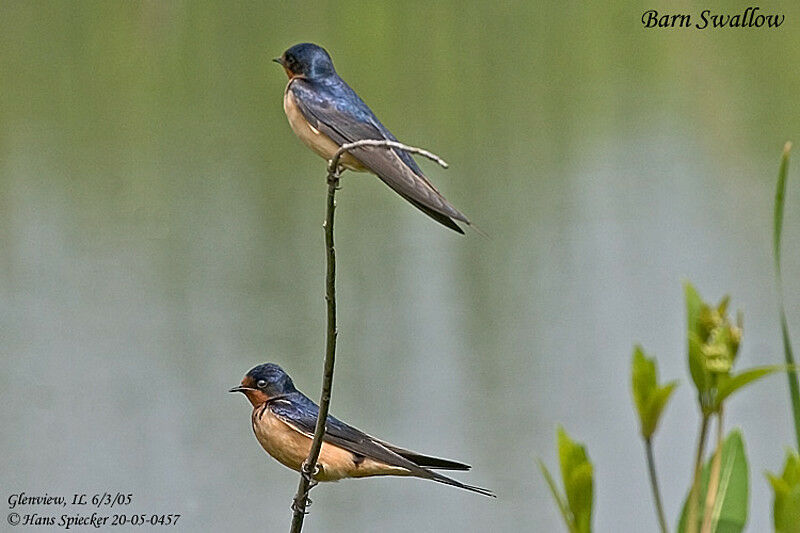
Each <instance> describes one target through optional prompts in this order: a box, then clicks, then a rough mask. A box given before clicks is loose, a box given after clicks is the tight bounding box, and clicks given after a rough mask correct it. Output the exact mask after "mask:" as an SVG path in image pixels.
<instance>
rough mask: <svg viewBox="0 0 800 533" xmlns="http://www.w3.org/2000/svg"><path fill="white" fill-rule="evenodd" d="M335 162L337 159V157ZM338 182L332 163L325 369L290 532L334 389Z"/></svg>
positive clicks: (302, 504) (294, 531)
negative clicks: (335, 215) (312, 433)
mask: <svg viewBox="0 0 800 533" xmlns="http://www.w3.org/2000/svg"><path fill="white" fill-rule="evenodd" d="M337 163H338V161H337ZM338 186H339V172H338V169H336V167H334V171H333V172H330V171H329V172H328V207H327V210H326V217H325V224H324V229H325V250H326V252H327V255H326V262H327V272H326V275H325V302H326V303H327V309H328V329H327V334H326V337H325V338H326V343H325V369H324V373H323V376H322V393H321V394H320V399H319V415H317V425H316V427H315V428H314V440H313V441H311V450H310V451H309V452H308V458H306V460H305V461H304V462H303V466H302V472H301V475H300V483H299V484H298V486H297V493H296V494H295V496H294V502H293V504H292V509H293V510H294V515H293V516H292V528H291V530H290V531H291V533H300V531H301V530H302V529H303V518H305V515H306V506H307V505H308V491H309V490H310V489H311V487H312V484H311V479H312V477H313V475H314V473H315V472H316V469H317V467H316V465H317V459H319V453H320V451H321V450H322V438H323V437H324V436H325V421H326V420H327V419H328V409H329V408H330V403H331V390H332V389H333V369H334V364H335V362H336V336H337V331H336V250H335V248H334V246H333V214H334V211H335V209H336V189H337V188H338Z"/></svg>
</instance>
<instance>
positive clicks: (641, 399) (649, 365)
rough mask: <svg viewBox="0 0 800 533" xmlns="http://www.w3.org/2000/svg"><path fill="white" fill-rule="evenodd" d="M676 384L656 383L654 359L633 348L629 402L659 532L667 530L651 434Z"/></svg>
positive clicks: (656, 372)
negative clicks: (641, 441) (633, 408)
mask: <svg viewBox="0 0 800 533" xmlns="http://www.w3.org/2000/svg"><path fill="white" fill-rule="evenodd" d="M677 386H678V382H677V381H670V382H669V383H667V384H665V385H659V384H658V369H657V367H656V360H655V358H654V357H647V356H646V355H645V353H644V350H643V349H642V347H641V346H636V347H635V348H634V349H633V361H632V362H631V389H632V390H633V402H634V404H635V405H636V410H637V411H638V413H639V427H640V432H641V434H642V438H643V439H644V444H645V451H646V453H647V467H648V472H649V473H650V485H651V486H652V489H653V499H654V500H655V505H656V514H657V517H658V524H659V527H660V528H661V531H662V533H666V532H667V519H666V517H665V516H664V505H663V504H662V502H661V492H660V491H659V488H658V478H657V476H656V464H655V459H654V457H653V434H654V433H655V431H656V428H657V427H658V421H659V420H660V418H661V413H662V412H663V411H664V408H665V407H666V405H667V402H668V401H669V398H670V396H671V395H672V392H673V391H674V390H675V387H677Z"/></svg>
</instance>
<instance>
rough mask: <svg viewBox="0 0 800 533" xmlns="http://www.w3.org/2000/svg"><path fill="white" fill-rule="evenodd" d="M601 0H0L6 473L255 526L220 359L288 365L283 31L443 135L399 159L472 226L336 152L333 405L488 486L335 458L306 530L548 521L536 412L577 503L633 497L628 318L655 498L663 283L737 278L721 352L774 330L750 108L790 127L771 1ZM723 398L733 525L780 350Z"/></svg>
mask: <svg viewBox="0 0 800 533" xmlns="http://www.w3.org/2000/svg"><path fill="white" fill-rule="evenodd" d="M602 4H604V5H597V6H584V5H582V4H579V3H564V5H559V6H555V5H552V6H538V7H537V6H534V5H533V4H531V3H527V2H510V3H508V4H505V5H503V6H496V5H493V4H485V5H478V4H476V5H472V6H470V5H464V4H463V3H461V2H453V1H442V2H436V3H435V5H431V3H429V2H416V1H414V2H402V3H397V2H393V3H383V4H370V5H369V6H367V5H364V4H361V3H359V2H352V1H344V2H341V1H339V2H297V3H279V2H272V3H236V4H235V5H234V3H227V2H207V1H196V2H177V1H176V2H155V1H147V2H124V3H122V2H81V3H72V2H4V3H3V4H2V6H0V71H2V76H0V249H1V250H2V253H0V338H2V342H1V343H0V347H1V348H0V349H1V350H2V359H1V360H0V370H1V371H0V390H2V399H3V404H4V405H3V409H2V410H0V425H1V426H2V427H3V428H4V430H3V431H2V436H0V452H2V453H0V467H1V468H0V486H2V487H3V490H4V491H5V492H7V493H8V494H5V493H4V494H2V496H3V499H5V498H7V496H8V495H9V494H10V493H11V492H19V491H26V492H28V493H32V494H37V493H42V492H45V491H46V492H48V493H50V494H59V493H65V494H72V493H73V492H89V493H92V492H97V491H100V492H102V491H105V490H109V491H122V492H132V493H133V494H134V505H133V506H132V507H131V508H130V511H131V512H137V513H148V514H150V513H180V514H182V515H183V516H182V518H181V522H180V527H179V528H178V529H179V530H181V531H209V532H211V531H241V530H248V531H270V532H272V531H283V530H285V529H287V528H288V523H289V516H290V512H289V508H288V507H289V503H290V498H291V496H292V494H293V493H294V490H295V487H296V483H297V475H296V474H295V473H293V472H291V471H289V470H287V469H285V468H284V467H282V466H280V465H279V464H277V463H276V462H274V461H272V460H271V459H269V458H268V457H267V456H266V455H265V454H264V452H263V451H262V450H261V449H260V447H259V446H258V444H257V443H256V441H255V439H254V438H253V436H252V434H251V430H250V423H249V409H248V405H247V404H246V402H245V400H244V398H241V397H237V396H233V395H228V394H226V392H225V391H226V390H227V389H228V388H229V387H231V386H233V385H236V384H237V383H238V381H239V380H240V379H241V377H242V375H243V374H244V373H245V372H246V371H247V370H248V369H249V368H251V367H252V366H254V365H255V364H258V363H261V362H264V361H274V362H277V363H279V364H281V365H282V366H284V368H286V369H287V371H289V372H290V374H291V375H292V376H293V377H294V379H295V382H296V384H297V385H298V386H299V387H300V388H301V389H303V390H304V391H306V392H307V393H308V394H309V395H311V396H312V397H314V398H316V397H317V396H318V389H319V383H320V378H321V368H322V357H323V350H324V328H325V312H324V300H323V288H324V287H323V276H324V253H323V239H322V238H323V233H322V229H321V222H322V219H323V216H324V205H325V184H324V176H325V169H324V163H323V162H322V160H320V159H318V158H317V157H316V156H314V155H313V154H312V153H311V152H309V151H308V150H307V149H305V148H304V147H303V146H302V145H301V144H300V142H299V141H297V139H296V138H295V137H294V136H293V135H292V133H291V131H290V129H289V126H288V124H287V123H286V119H285V117H284V115H283V110H282V106H281V98H282V93H283V88H284V85H285V83H286V81H285V76H284V74H283V72H282V71H281V69H280V68H279V67H277V66H276V65H275V64H273V63H271V62H270V61H269V60H270V59H271V58H272V57H274V56H277V55H280V53H281V52H282V51H283V50H284V49H285V48H286V47H288V46H289V45H291V44H294V43H297V42H302V41H314V42H317V43H320V44H322V45H324V46H325V47H326V48H327V49H328V50H329V51H330V52H331V54H332V55H333V58H334V61H335V64H336V67H337V69H338V71H339V72H340V74H341V75H342V76H343V77H344V78H345V79H346V80H347V81H348V82H349V83H350V84H351V85H352V86H353V87H354V88H355V89H356V90H357V91H358V92H359V94H360V95H361V96H362V97H363V98H364V99H365V100H366V101H367V103H368V104H370V106H371V107H372V108H373V110H374V111H375V112H376V113H377V114H378V115H379V116H380V117H381V119H382V120H383V122H384V123H385V124H386V125H388V126H389V127H390V128H391V129H392V130H393V131H394V133H395V134H396V135H397V136H398V137H399V138H400V139H401V140H403V141H406V142H409V143H412V144H416V145H421V146H424V147H427V148H429V149H431V150H434V151H436V152H437V153H439V154H441V155H442V156H443V157H444V158H445V159H447V160H448V161H449V162H450V163H451V168H450V169H449V170H447V171H444V170H441V169H439V168H437V167H435V166H434V165H432V164H428V163H425V162H423V163H422V166H423V168H424V169H425V170H426V172H428V174H429V176H430V178H431V179H432V181H433V182H434V183H436V184H437V186H439V188H440V189H441V190H442V192H443V193H444V194H445V195H446V196H447V197H448V198H449V199H450V200H451V201H452V202H453V203H454V204H455V205H456V206H458V207H459V208H460V209H462V210H463V211H464V212H465V213H467V214H468V215H469V216H470V217H471V218H472V219H473V220H474V221H475V222H476V223H477V225H478V226H479V227H480V228H481V229H482V230H483V231H484V232H486V233H487V234H488V237H487V238H484V237H482V236H480V235H478V234H477V233H475V232H468V235H467V236H466V237H460V236H458V235H455V234H454V233H452V232H449V231H447V230H445V229H443V228H441V227H438V226H437V225H436V224H435V223H433V222H431V221H429V220H428V219H427V218H426V217H424V216H422V215H421V214H420V213H419V212H417V211H416V210H415V209H413V208H411V207H410V206H409V205H407V204H406V203H405V202H403V201H402V200H401V199H400V198H398V197H397V196H396V195H395V194H393V193H391V191H389V190H388V189H387V188H386V187H385V186H384V185H383V184H381V183H380V181H379V180H377V179H376V178H374V177H371V176H369V175H361V174H347V175H346V176H345V178H344V180H343V188H342V190H341V192H340V193H339V195H338V198H339V207H340V209H339V210H338V211H337V227H336V231H337V234H336V239H337V246H338V253H339V256H338V257H339V262H338V266H339V278H338V289H339V322H340V337H339V352H338V354H339V356H338V364H337V371H336V381H335V388H334V395H333V413H334V414H337V415H338V416H339V417H341V418H345V419H346V420H348V421H350V422H352V423H353V424H355V425H357V426H358V427H360V428H362V429H364V430H366V431H368V432H371V433H374V434H376V435H378V436H380V437H383V438H386V439H388V440H391V441H394V442H396V443H398V444H400V445H403V446H408V447H411V448H415V449H419V450H421V451H424V452H430V453H435V454H439V455H443V456H447V457H453V458H456V459H463V460H466V461H467V462H470V463H471V464H472V465H473V466H474V470H473V472H471V473H468V474H465V475H460V476H459V477H460V478H461V479H463V480H465V481H467V482H470V483H475V484H479V485H482V486H487V487H491V488H493V489H494V490H496V492H497V493H498V499H497V500H496V501H495V500H490V499H486V498H481V497H479V496H476V495H473V494H469V493H466V492H462V491H458V490H454V489H451V488H448V487H443V486H441V485H437V484H434V483H429V482H423V481H417V480H406V479H377V480H361V481H349V482H341V483H338V484H331V485H327V486H324V487H321V488H317V489H316V490H315V491H314V494H313V500H314V505H313V507H312V513H311V515H310V516H309V518H308V522H307V528H308V530H309V531H330V532H336V531H386V532H390V531H391V532H395V531H396V532H401V531H442V530H445V528H448V529H452V530H455V531H474V532H483V531H554V530H559V529H560V528H561V524H560V518H559V515H558V513H557V510H556V507H555V505H554V504H553V502H552V501H551V499H550V496H549V494H548V492H547V488H546V486H545V484H544V482H543V480H542V479H541V476H540V475H539V473H538V471H537V468H536V466H535V458H536V457H537V456H539V457H542V458H543V459H544V460H545V462H546V463H548V464H549V465H550V466H551V468H554V469H555V468H556V454H555V449H554V448H555V428H556V425H557V424H558V423H563V424H564V426H565V427H566V428H567V430H568V431H569V432H570V433H571V434H572V435H573V436H574V437H575V438H577V439H579V440H581V441H583V442H586V444H587V445H588V449H589V454H590V456H591V458H592V459H593V461H594V463H595V480H596V481H595V516H594V524H595V528H596V530H597V531H644V530H655V528H656V522H655V519H654V514H653V510H652V504H651V499H650V493H649V485H648V481H647V477H646V470H645V462H644V454H643V449H642V445H641V443H640V441H639V440H638V438H637V434H638V426H637V421H636V419H635V418H634V411H633V408H632V406H631V401H630V392H629V383H628V380H629V362H630V354H631V349H632V346H633V344H634V343H636V342H641V343H643V344H644V346H645V347H646V349H647V350H648V351H649V352H651V353H653V354H656V355H657V356H658V358H659V363H660V370H661V374H662V376H663V377H664V378H668V379H672V378H678V379H680V380H681V387H680V388H679V390H678V393H677V394H676V396H675V401H674V402H673V404H672V405H671V406H670V407H669V408H668V410H667V412H666V416H665V418H664V420H663V424H662V427H661V429H660V431H659V433H658V435H657V437H656V454H657V462H658V467H659V470H660V475H661V480H662V490H663V494H664V498H665V504H666V511H667V514H668V516H669V519H670V523H671V524H674V523H675V522H676V519H677V515H678V513H679V510H680V506H681V502H682V500H683V497H684V494H685V490H686V488H687V486H688V483H689V479H690V474H691V469H692V465H691V462H692V454H693V450H694V446H695V439H696V431H697V426H698V417H697V413H696V409H695V407H694V395H693V393H692V386H691V383H690V380H689V378H688V372H687V369H686V363H685V324H684V321H685V316H684V310H683V295H682V286H681V284H682V281H683V280H685V279H691V280H692V281H693V282H695V283H696V285H697V287H698V288H699V290H700V292H701V294H702V295H703V296H705V297H706V298H707V299H713V300H715V301H716V300H717V299H718V298H720V297H722V295H723V294H725V293H726V292H730V293H731V294H732V296H733V304H732V305H733V307H734V308H740V309H742V310H743V311H744V314H745V336H744V342H743V346H742V350H741V355H740V359H739V360H738V363H737V364H738V365H739V366H740V368H744V367H749V366H753V365H763V364H771V363H776V362H780V361H781V360H782V351H781V350H782V348H781V344H780V338H779V323H778V316H777V301H778V300H777V292H776V289H775V286H774V277H773V267H772V256H771V230H772V227H771V224H772V202H773V197H774V186H775V178H776V173H777V167H778V158H779V154H780V150H781V147H782V146H783V142H784V141H786V140H787V139H793V140H795V141H796V142H800V105H798V94H799V91H800V69H798V68H797V65H798V62H799V61H800V8H798V6H797V5H795V4H793V3H788V2H787V3H785V4H784V5H779V4H778V3H772V2H771V3H769V5H767V4H763V5H761V9H762V10H763V12H775V11H778V12H781V13H784V14H785V16H786V20H785V22H784V24H783V26H782V27H781V28H780V29H777V30H764V29H762V30H756V29H749V30H747V29H746V30H742V29H728V30H716V31H714V30H705V31H699V30H694V29H672V30H645V29H643V28H642V27H641V23H640V18H641V15H642V11H643V10H644V9H646V8H649V7H652V6H647V7H643V6H641V5H639V4H638V3H635V2H630V3H628V2H616V3H612V4H607V3H602ZM712 4H713V5H712ZM725 4H727V3H722V5H720V3H719V2H712V3H711V4H709V5H706V4H703V5H702V6H700V5H698V6H689V7H685V8H684V9H683V10H682V12H688V13H693V14H694V15H695V16H698V15H699V12H700V11H701V9H715V10H718V11H720V12H726V13H731V12H733V13H735V12H736V9H738V8H736V9H734V8H731V7H729V6H728V7H726V6H725ZM744 7H746V6H745V4H742V6H741V9H744ZM794 167H795V168H797V165H795V166H794ZM797 178H798V176H797V172H796V171H794V170H793V171H792V173H791V175H790V183H789V189H788V195H787V213H786V221H785V222H786V225H785V243H784V277H785V285H786V286H785V296H786V305H787V312H788V317H789V323H790V326H791V327H792V328H793V330H794V332H795V336H796V337H797V339H800V298H798V297H797V294H798V289H800V257H798V254H797V252H796V251H797V249H798V245H800V186H798V183H797V182H798V179H797ZM796 344H800V340H797V341H796ZM727 422H728V424H729V427H732V426H734V425H739V426H742V427H743V430H744V435H745V439H746V445H747V452H748V455H749V459H750V475H751V505H750V521H749V526H750V527H749V530H750V531H766V530H768V529H769V528H770V524H771V521H770V520H771V518H770V517H771V510H770V505H771V496H770V492H769V488H768V485H767V482H766V480H765V479H764V477H763V471H764V470H765V469H770V470H773V471H775V470H777V469H779V468H780V467H781V465H782V462H783V456H784V447H785V446H786V445H789V444H792V442H793V441H792V439H793V432H792V429H791V426H790V409H789V403H788V397H787V392H786V383H785V380H784V379H783V378H780V377H773V378H770V379H769V380H768V381H765V382H763V383H761V384H759V385H756V386H754V387H753V388H752V389H751V390H749V391H747V392H745V393H743V394H741V395H740V396H739V397H737V398H734V399H733V401H732V402H731V404H730V407H729V409H728V416H727ZM33 510H34V511H39V512H42V511H44V510H43V509H41V508H39V509H33ZM140 530H141V529H140Z"/></svg>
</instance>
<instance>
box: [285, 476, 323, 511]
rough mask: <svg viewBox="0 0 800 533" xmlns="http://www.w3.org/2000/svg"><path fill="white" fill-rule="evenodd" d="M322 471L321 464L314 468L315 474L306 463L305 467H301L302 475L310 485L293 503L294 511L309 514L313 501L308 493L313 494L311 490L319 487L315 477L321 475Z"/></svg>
mask: <svg viewBox="0 0 800 533" xmlns="http://www.w3.org/2000/svg"><path fill="white" fill-rule="evenodd" d="M321 471H322V466H321V465H319V464H317V465H315V466H314V471H313V472H311V469H310V468H309V467H308V465H307V464H306V463H303V466H302V467H300V475H302V476H303V479H305V480H306V483H308V487H307V488H306V491H305V492H304V493H303V494H301V495H300V497H299V498H295V499H294V500H293V501H292V511H294V512H302V513H303V514H308V510H307V509H308V508H309V507H310V506H311V504H312V503H313V502H312V501H311V499H310V498H309V497H308V493H309V492H311V489H313V488H314V487H316V486H317V485H319V481H317V480H316V479H314V476H316V475H317V474H319V473H320V472H321Z"/></svg>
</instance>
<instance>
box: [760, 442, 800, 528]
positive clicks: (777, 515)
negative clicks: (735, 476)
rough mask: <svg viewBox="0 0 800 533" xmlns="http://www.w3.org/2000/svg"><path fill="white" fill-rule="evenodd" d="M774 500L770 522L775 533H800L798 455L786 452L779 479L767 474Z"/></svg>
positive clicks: (793, 452)
mask: <svg viewBox="0 0 800 533" xmlns="http://www.w3.org/2000/svg"><path fill="white" fill-rule="evenodd" d="M767 479H769V482H770V485H772V491H773V494H774V499H773V503H772V520H773V524H774V525H775V531H776V533H800V455H798V454H797V452H795V451H793V450H788V451H787V452H786V463H785V464H784V467H783V473H782V474H781V476H780V477H778V476H777V475H775V474H771V473H769V472H767Z"/></svg>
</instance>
